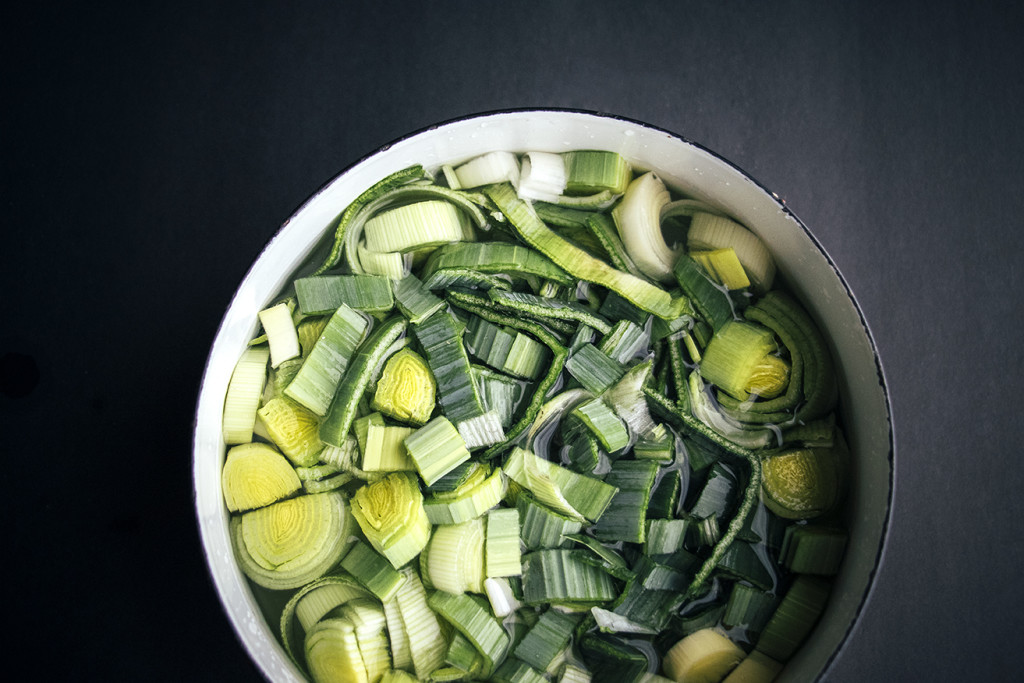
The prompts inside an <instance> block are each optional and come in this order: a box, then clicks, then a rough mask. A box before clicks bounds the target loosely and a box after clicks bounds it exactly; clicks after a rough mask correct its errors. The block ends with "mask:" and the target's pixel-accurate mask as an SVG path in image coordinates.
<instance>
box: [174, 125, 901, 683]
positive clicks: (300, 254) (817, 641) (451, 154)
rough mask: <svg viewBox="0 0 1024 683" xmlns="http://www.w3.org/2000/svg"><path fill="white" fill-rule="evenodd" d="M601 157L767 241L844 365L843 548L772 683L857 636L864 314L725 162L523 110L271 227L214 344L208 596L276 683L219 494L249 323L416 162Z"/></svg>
mask: <svg viewBox="0 0 1024 683" xmlns="http://www.w3.org/2000/svg"><path fill="white" fill-rule="evenodd" d="M587 148H592V149H608V150H614V151H617V152H619V153H620V154H622V155H624V156H625V157H627V158H628V159H630V160H631V161H632V162H633V163H634V164H636V165H637V166H638V167H641V168H653V169H657V170H658V174H659V175H660V176H661V178H662V179H663V180H665V182H666V183H668V184H669V185H671V186H673V187H675V188H676V189H679V190H681V191H683V192H685V193H686V194H688V195H690V196H693V197H696V198H698V199H701V200H703V201H706V202H709V203H710V204H712V205H716V206H719V207H720V208H722V209H723V210H725V211H727V212H728V213H730V214H731V215H733V216H735V217H736V218H738V219H739V220H740V221H741V222H743V223H744V224H745V225H747V226H748V227H750V228H751V229H753V230H754V231H755V232H757V233H758V234H760V235H761V236H762V237H763V238H764V239H765V240H766V241H767V243H768V244H769V245H770V246H771V249H772V252H773V254H774V256H775V258H776V261H777V263H778V265H779V270H780V272H782V273H784V274H786V275H785V277H786V282H787V285H788V286H789V287H790V288H791V289H792V290H794V291H795V292H796V293H797V294H798V295H799V296H800V297H802V299H803V301H804V302H805V303H806V304H807V306H808V308H809V309H810V312H811V313H812V315H813V316H814V317H815V318H816V320H817V321H818V323H819V324H820V325H821V326H822V327H823V329H824V330H825V331H826V334H827V336H828V337H829V339H830V340H831V346H832V351H833V353H834V354H835V356H836V359H837V366H838V367H839V370H840V385H841V401H842V405H843V407H844V410H843V414H842V419H843V421H844V424H845V425H846V426H847V430H848V440H849V441H850V446H851V450H852V452H853V476H852V486H851V491H850V496H849V501H848V505H849V506H850V515H849V519H848V525H849V531H850V542H849V546H848V549H847V559H846V561H845V562H844V566H843V569H842V571H841V573H840V574H839V576H838V577H836V580H835V583H834V587H833V592H832V596H831V598H830V602H829V606H828V608H827V610H826V613H825V615H824V616H823V618H822V620H821V622H820V623H819V624H818V626H817V627H816V628H815V630H814V632H813V633H812V634H811V636H810V638H809V639H808V641H807V643H805V644H804V646H803V647H802V648H801V649H800V651H799V652H798V653H797V654H796V655H795V656H794V658H793V659H792V660H790V662H789V663H788V664H787V666H786V668H785V670H784V672H783V674H782V675H781V676H780V677H779V679H778V680H779V681H783V682H785V681H808V680H817V679H820V678H821V677H822V676H824V675H825V674H826V673H827V671H828V668H829V667H830V665H831V664H832V662H833V661H834V660H835V657H836V655H837V654H838V653H839V651H840V650H841V648H842V646H843V644H844V643H845V642H846V640H847V639H848V638H849V636H850V634H851V633H852V632H853V630H854V628H855V627H856V623H857V617H858V616H859V615H860V613H861V611H862V610H863V608H864V605H865V604H866V602H867V600H868V598H869V596H870V593H871V588H872V584H873V580H874V577H875V575H876V573H877V571H878V569H879V567H880V565H881V562H882V557H883V551H884V547H885V540H886V531H887V527H888V523H889V515H890V509H891V504H892V497H893V494H894V488H895V480H894V472H895V441H894V436H893V430H892V416H891V408H890V404H889V398H888V391H887V388H886V383H885V376H884V372H883V369H882V364H881V361H880V359H879V357H878V354H877V351H876V348H875V344H874V341H873V339H872V336H871V333H870V330H869V329H868V326H867V323H866V321H865V318H864V316H863V314H862V312H861V310H860V308H859V307H858V305H857V303H856V300H855V299H854V296H853V293H852V292H851V291H850V288H849V287H848V286H847V284H846V282H845V281H844V280H843V278H842V276H841V274H840V273H839V271H838V269H837V268H836V267H835V265H834V263H833V262H832V260H831V259H830V258H829V256H828V255H827V253H826V252H825V250H824V249H823V248H822V247H821V245H820V244H818V242H817V241H816V240H815V238H814V237H813V235H812V234H811V232H810V231H809V230H808V229H807V227H805V226H804V225H803V223H801V222H800V220H799V219H798V218H797V217H796V216H795V215H793V213H792V212H791V211H789V209H787V208H786V206H785V205H784V204H783V202H782V201H780V200H779V198H778V196H777V195H775V194H774V193H772V192H770V191H768V190H767V189H765V188H764V187H762V186H761V185H760V184H759V183H757V182H756V181H755V180H753V179H752V178H750V177H749V176H748V175H747V174H745V173H744V172H743V171H741V170H740V169H739V168H737V167H736V166H734V165H733V164H731V163H729V162H728V161H726V160H725V159H722V158H721V157H719V156H717V155H715V154H714V153H712V152H711V151H709V150H707V149H705V148H703V147H701V146H700V145H698V144H695V143H693V142H691V141H688V140H686V139H685V138H683V137H681V136H679V135H676V134H674V133H671V132H669V131H666V130H663V129H660V128H657V127H655V126H651V125H649V124H645V123H641V122H638V121H634V120H630V119H627V118H623V117H619V116H612V115H608V114H602V113H598V112H590V111H580V110H566V109H522V110H507V111H499V112H489V113H483V114H477V115H473V116H468V117H465V118H459V119H456V120H452V121H448V122H445V123H441V124H438V125H435V126H431V127H430V128H427V129H424V130H422V131H419V132H416V133H413V134H411V135H409V136H406V137H404V138H401V139H400V140H397V141H395V142H393V143H392V144H390V145H386V146H384V147H382V148H380V149H379V150H377V151H375V152H373V153H372V154H370V155H368V156H366V157H365V158H363V159H361V160H360V161H358V162H357V163H355V164H353V165H352V166H350V167H349V168H347V169H346V170H344V171H342V172H341V173H340V174H339V175H338V176H336V177H335V178H334V179H333V180H331V181H330V182H328V183H327V184H326V185H324V186H323V187H322V188H320V190H319V191H317V192H316V194H314V195H313V196H312V197H311V198H310V199H309V200H307V201H306V203H305V204H303V205H302V206H301V207H300V208H299V209H298V210H297V211H296V212H295V213H294V214H293V215H292V216H291V218H289V219H288V220H287V221H285V223H284V224H283V225H282V226H281V228H280V230H278V232H277V234H275V235H274V237H273V238H272V239H271V240H270V242H269V243H268V244H267V246H266V248H265V249H264V250H263V251H262V253H261V254H260V256H259V257H258V258H257V260H256V262H255V263H254V264H253V266H252V267H251V268H250V270H249V272H248V273H247V274H246V276H245V278H244V279H243V280H242V283H241V285H240V286H239V288H238V291H237V292H236V294H235V296H234V298H233V299H232V300H231V303H230V305H229V306H228V308H227V311H226V313H225V315H224V318H223V320H222V322H221V325H220V327H219V329H218V331H217V334H216V337H215V338H214V342H213V346H212V348H211V350H210V355H209V357H208V359H207V365H206V369H205V371H204V375H203V379H202V383H201V385H200V391H199V397H198V404H197V409H196V417H195V425H194V441H193V476H194V486H195V504H196V515H197V522H198V526H199V531H200V536H201V542H202V547H203V552H204V554H205V556H206V560H207V565H208V566H209V569H210V575H211V577H212V580H213V583H214V587H215V589H216V590H217V592H218V594H219V595H220V599H221V603H222V605H223V607H224V610H225V611H226V613H227V617H228V619H229V620H230V621H231V624H232V626H233V627H234V629H235V632H236V634H237V635H238V638H239V639H240V641H241V642H242V644H243V646H244V647H245V648H246V650H247V651H248V653H249V655H250V657H251V658H252V660H253V661H254V662H255V663H256V665H257V667H258V668H259V669H260V670H261V671H262V673H263V674H264V675H265V676H266V677H267V679H268V680H273V681H301V680H304V679H303V676H302V674H301V673H300V672H299V671H298V669H297V668H296V667H295V666H294V665H293V664H292V663H291V661H290V660H289V659H288V657H287V655H286V654H285V652H284V649H283V648H282V647H281V646H280V645H279V644H278V642H277V640H276V638H275V636H274V631H275V629H276V624H275V625H273V627H272V626H271V625H268V624H267V623H266V622H265V620H264V619H263V617H262V616H261V615H260V613H259V610H258V607H257V604H256V600H255V597H254V595H253V593H252V591H251V590H250V589H249V586H248V584H247V583H246V580H245V578H244V576H243V575H242V573H241V570H240V569H239V567H238V565H237V563H236V562H235V560H234V557H233V554H232V550H231V543H230V539H229V537H228V513H227V510H226V509H225V507H224V505H223V502H222V499H221V489H220V470H221V466H222V464H223V461H224V451H225V447H224V441H223V438H222V436H221V427H222V425H221V411H222V408H223V402H224V396H225V393H226V390H227V385H228V380H229V379H230V375H231V371H232V369H233V367H234V363H235V361H236V360H237V358H238V357H239V355H240V354H241V352H242V350H243V349H244V348H245V345H246V342H247V341H248V340H249V339H250V338H251V337H252V335H253V333H254V331H255V329H256V314H257V312H258V311H259V310H261V309H262V308H263V307H264V306H265V305H266V304H267V303H269V302H270V300H271V299H272V298H273V297H274V295H275V294H276V292H278V291H279V290H280V289H282V288H283V287H284V285H285V283H286V282H287V281H288V279H289V277H290V275H291V273H292V272H293V271H295V270H296V268H298V267H299V266H300V265H301V264H303V263H304V262H305V261H307V260H308V259H309V258H310V257H311V254H312V253H313V250H314V246H315V245H316V244H317V242H319V241H320V239H321V237H322V236H323V235H324V234H325V233H326V232H327V231H328V229H329V228H330V224H331V222H332V220H333V219H335V217H336V216H337V214H338V213H339V212H340V211H341V209H343V208H344V207H345V206H346V205H348V204H349V203H350V202H351V201H352V200H353V199H355V198H356V197H357V196H358V195H359V194H360V193H361V192H362V191H363V190H364V189H365V188H366V187H368V186H370V185H371V184H373V183H374V182H376V181H377V180H379V179H381V178H383V177H385V176H387V175H388V174H390V173H393V172H395V171H398V170H401V169H403V168H406V167H408V166H410V165H412V164H416V163H418V164H422V165H424V166H426V167H428V168H429V167H433V166H437V165H440V164H442V163H455V162H458V161H462V160H465V159H468V158H471V157H473V156H476V155H478V154H481V153H484V152H489V151H495V150H509V151H517V152H523V151H548V152H561V151H566V150H570V149H587Z"/></svg>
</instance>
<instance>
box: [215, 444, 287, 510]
mask: <svg viewBox="0 0 1024 683" xmlns="http://www.w3.org/2000/svg"><path fill="white" fill-rule="evenodd" d="M221 486H222V488H223V491H224V503H225V504H226V505H227V506H228V510H230V511H231V512H239V511H245V510H252V509H255V508H260V507H264V506H266V505H270V504H271V503H275V502H277V501H279V500H281V499H282V498H287V497H288V496H290V495H292V494H293V493H295V492H296V491H298V490H299V489H300V488H301V487H302V483H301V482H300V481H299V477H298V476H297V475H296V474H295V469H294V468H293V467H292V466H291V464H290V463H289V462H288V460H286V459H285V457H284V456H283V455H281V454H280V453H278V452H277V451H276V450H274V449H273V448H272V447H270V446H268V445H267V444H263V443H247V444H240V445H238V446H235V447H234V448H232V449H231V450H229V451H228V454H227V458H226V459H225V461H224V469H223V470H222V471H221Z"/></svg>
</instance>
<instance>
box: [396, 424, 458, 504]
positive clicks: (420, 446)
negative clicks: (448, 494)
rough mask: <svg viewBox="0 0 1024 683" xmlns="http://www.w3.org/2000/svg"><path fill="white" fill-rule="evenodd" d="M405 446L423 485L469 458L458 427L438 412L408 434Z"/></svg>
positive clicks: (433, 480)
mask: <svg viewBox="0 0 1024 683" xmlns="http://www.w3.org/2000/svg"><path fill="white" fill-rule="evenodd" d="M405 447H406V450H408V451H409V457H411V458H412V461H413V462H414V463H415V464H416V470H417V471H418V472H419V473H420V477H422V478H423V481H424V482H425V483H426V484H427V486H430V485H431V484H433V483H434V482H435V481H437V480H438V479H439V478H441V477H442V476H443V475H444V474H446V473H447V472H450V471H451V470H452V469H454V468H455V467H456V466H458V465H459V464H461V463H463V462H465V461H466V460H469V449H467V448H466V442H465V441H464V440H463V439H462V437H461V436H460V435H459V430H458V429H456V427H455V425H453V424H452V423H451V421H450V420H449V419H448V418H446V417H444V416H441V415H439V416H438V417H435V418H434V419H433V420H431V421H430V422H428V423H427V424H425V425H423V426H422V427H420V428H419V429H417V430H416V431H415V432H413V433H412V434H410V435H409V437H408V438H407V439H406V440H405Z"/></svg>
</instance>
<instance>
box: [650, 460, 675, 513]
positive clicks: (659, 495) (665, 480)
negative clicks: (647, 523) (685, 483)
mask: <svg viewBox="0 0 1024 683" xmlns="http://www.w3.org/2000/svg"><path fill="white" fill-rule="evenodd" d="M681 490H682V474H681V473H680V472H679V470H669V471H668V472H666V473H665V474H664V475H662V477H661V480H660V481H658V483H657V484H655V486H654V490H653V491H651V500H650V502H649V503H648V505H647V519H672V518H673V517H674V516H675V511H676V504H677V503H678V502H679V494H680V491H681Z"/></svg>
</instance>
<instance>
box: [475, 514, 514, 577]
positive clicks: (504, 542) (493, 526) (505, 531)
mask: <svg viewBox="0 0 1024 683" xmlns="http://www.w3.org/2000/svg"><path fill="white" fill-rule="evenodd" d="M485 519H486V525H487V526H486V534H487V536H486V540H485V542H484V576H486V577H487V578H494V577H501V576H519V575H520V574H522V573H523V570H522V564H521V559H522V558H521V555H520V550H519V511H518V510H516V509H515V508H498V509H494V510H490V511H489V512H488V513H487V517H486V518H485Z"/></svg>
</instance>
